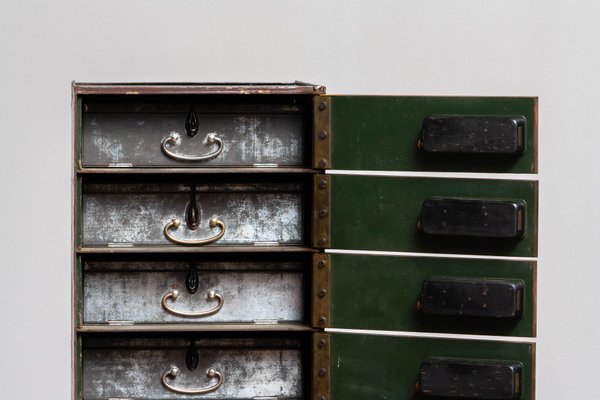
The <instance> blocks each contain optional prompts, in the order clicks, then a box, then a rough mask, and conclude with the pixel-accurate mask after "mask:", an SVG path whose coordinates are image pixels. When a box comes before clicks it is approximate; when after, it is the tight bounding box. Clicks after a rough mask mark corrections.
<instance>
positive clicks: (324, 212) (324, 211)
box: [319, 208, 327, 218]
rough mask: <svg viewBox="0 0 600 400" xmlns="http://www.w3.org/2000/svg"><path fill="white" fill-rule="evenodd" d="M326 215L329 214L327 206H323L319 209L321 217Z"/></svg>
mask: <svg viewBox="0 0 600 400" xmlns="http://www.w3.org/2000/svg"><path fill="white" fill-rule="evenodd" d="M325 216H327V209H326V208H321V209H320V210H319V217H321V218H323V217H325Z"/></svg>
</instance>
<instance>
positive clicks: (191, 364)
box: [185, 342, 200, 371]
mask: <svg viewBox="0 0 600 400" xmlns="http://www.w3.org/2000/svg"><path fill="white" fill-rule="evenodd" d="M198 362H200V355H199V354H198V350H197V349H196V344H195V343H194V342H190V348H189V349H188V350H187V352H186V353H185V366H186V367H187V369H188V370H189V371H193V370H195V369H196V368H197V367H198Z"/></svg>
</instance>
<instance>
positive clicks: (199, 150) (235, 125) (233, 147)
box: [81, 99, 307, 167]
mask: <svg viewBox="0 0 600 400" xmlns="http://www.w3.org/2000/svg"><path fill="white" fill-rule="evenodd" d="M182 101H185V99H183V100H182ZM192 101H193V100H192ZM239 101H244V100H242V99H240V100H239ZM230 102H231V100H230ZM233 102H235V100H234V101H233ZM301 103H302V101H294V100H289V101H288V102H283V103H281V104H252V103H246V104H244V103H241V104H228V103H223V104H218V103H217V104H178V103H152V102H150V103H129V104H123V103H96V102H94V101H91V102H88V103H86V104H84V106H83V107H84V113H83V119H82V127H81V130H82V134H81V137H82V138H81V142H82V143H81V157H82V165H83V167H109V166H111V167H119V166H131V167H252V166H262V165H270V166H289V167H299V166H304V165H306V162H305V160H306V151H305V147H306V143H305V137H306V132H305V127H306V126H307V124H306V121H305V119H306V115H305V112H304V110H305V107H304V106H303V105H302V104H301ZM85 110H87V111H85ZM192 110H193V111H192ZM194 128H195V129H194Z"/></svg>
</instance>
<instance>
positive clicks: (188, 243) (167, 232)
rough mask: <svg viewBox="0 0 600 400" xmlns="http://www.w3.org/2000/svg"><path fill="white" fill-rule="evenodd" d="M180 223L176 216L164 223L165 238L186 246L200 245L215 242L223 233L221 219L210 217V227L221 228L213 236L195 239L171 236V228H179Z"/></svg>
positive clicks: (223, 228) (223, 227)
mask: <svg viewBox="0 0 600 400" xmlns="http://www.w3.org/2000/svg"><path fill="white" fill-rule="evenodd" d="M180 225H181V221H180V220H179V219H177V218H173V219H172V220H171V221H169V222H168V223H167V224H166V225H165V229H164V233H165V236H166V237H167V239H169V240H170V241H171V242H173V243H177V244H182V245H186V246H202V245H206V244H210V243H213V242H216V241H217V240H219V239H221V238H222V237H223V235H224V234H225V224H224V223H223V221H221V220H220V219H218V218H211V220H210V222H209V223H208V225H209V227H210V228H211V229H214V228H216V227H217V226H218V227H219V228H221V232H219V233H218V234H216V235H215V236H213V237H210V238H207V239H196V240H192V239H177V238H176V237H173V236H172V235H171V229H175V230H176V229H177V228H179V226H180Z"/></svg>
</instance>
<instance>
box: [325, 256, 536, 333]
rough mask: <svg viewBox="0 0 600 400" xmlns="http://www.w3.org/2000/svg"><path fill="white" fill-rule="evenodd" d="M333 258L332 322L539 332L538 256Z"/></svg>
mask: <svg viewBox="0 0 600 400" xmlns="http://www.w3.org/2000/svg"><path fill="white" fill-rule="evenodd" d="M330 257H331V258H330V265H331V271H330V278H329V279H330V285H331V296H330V299H329V301H330V302H331V310H332V312H331V325H330V327H332V328H347V329H376V330H398V331H413V332H444V333H462V334H486V335H498V336H513V335H514V336H529V337H534V336H535V292H536V287H535V282H536V279H535V277H536V266H535V263H533V262H525V261H506V260H478V259H450V258H433V257H383V256H363V255H346V254H332V255H331V256H330ZM315 284H316V285H319V282H315ZM436 284H437V285H438V286H440V287H435V285H436ZM503 285H504V286H503ZM520 285H522V290H520V291H518V292H516V293H515V292H514V291H510V290H501V289H503V288H504V287H508V288H513V287H514V286H517V287H519V288H520V287H521V286H520ZM399 288H401V290H399ZM436 289H437V290H436ZM357 293H360V296H358V295H356V294H357ZM510 303H514V304H513V305H511V304H510ZM505 310H510V311H511V312H507V311H505Z"/></svg>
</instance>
